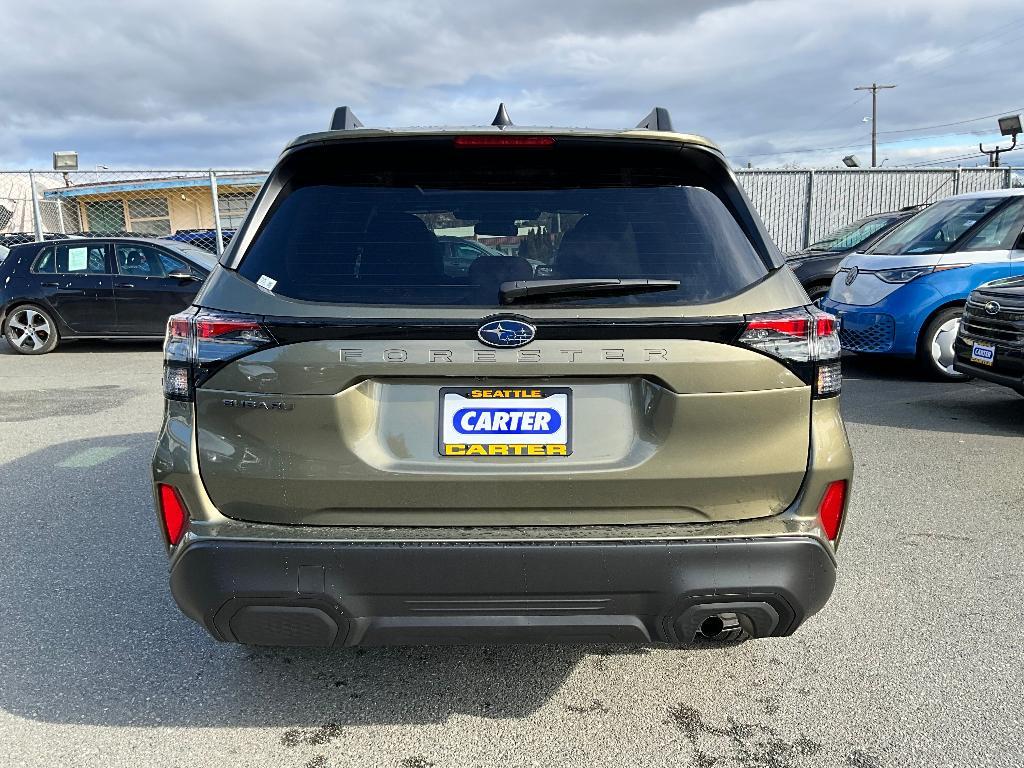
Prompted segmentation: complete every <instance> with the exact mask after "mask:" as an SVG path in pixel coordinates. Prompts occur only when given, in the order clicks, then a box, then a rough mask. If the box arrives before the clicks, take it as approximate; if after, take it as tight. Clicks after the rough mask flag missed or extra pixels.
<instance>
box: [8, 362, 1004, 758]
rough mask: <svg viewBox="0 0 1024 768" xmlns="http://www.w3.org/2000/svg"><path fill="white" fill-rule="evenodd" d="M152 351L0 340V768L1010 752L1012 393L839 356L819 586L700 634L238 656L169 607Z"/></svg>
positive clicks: (240, 650)
mask: <svg viewBox="0 0 1024 768" xmlns="http://www.w3.org/2000/svg"><path fill="white" fill-rule="evenodd" d="M159 367H160V351H159V347H158V346H156V345H139V344H127V345H126V344H120V345H114V344H99V343H90V344H85V343H80V344H77V345H67V347H66V348H65V350H63V351H61V352H58V353H56V354H52V355H49V356H46V357H42V358H24V357H17V356H15V355H12V354H8V353H7V350H6V349H4V350H2V351H0V514H2V517H0V521H2V530H3V536H2V537H0V558H2V563H3V565H2V566H0V616H2V625H0V745H4V746H3V747H0V765H4V766H8V765H12V766H13V765H17V766H41V767H42V766H45V767H46V768H53V767H54V766H76V768H85V767H86V766H104V767H105V768H106V767H107V766H121V765H145V766H154V767H155V766H182V767H184V766H188V767H189V768H200V767H201V766H207V765H231V766H261V767H262V766H268V765H274V766H299V767H305V768H328V767H334V766H396V767H397V768H427V767H428V766H437V767H438V768H442V767H443V768H456V767H457V766H551V765H586V766H622V765H636V766H640V765H642V766H690V765H692V766H701V767H702V768H707V767H710V766H715V767H716V768H730V767H732V766H740V767H742V768H761V767H762V766H763V767H764V768H781V767H782V766H840V767H843V768H880V767H881V766H900V767H903V766H929V767H930V768H937V767H939V766H957V768H963V767H965V766H1011V765H1017V766H1019V765H1021V754H1024V743H1022V741H1024V736H1022V733H1024V715H1022V708H1021V706H1020V701H1021V688H1022V686H1024V672H1022V651H1024V643H1022V640H1021V634H1020V630H1019V628H1018V616H1019V603H1018V596H1019V594H1020V593H1021V591H1022V589H1024V583H1022V581H1024V577H1022V571H1024V567H1022V566H1024V553H1022V548H1021V546H1020V543H1019V542H1020V538H1019V531H1020V528H1021V523H1022V512H1021V510H1022V508H1024V482H1022V475H1024V450H1022V448H1024V442H1022V437H1024V398H1022V397H1020V396H1019V395H1017V394H1015V393H1013V392H1011V391H1009V390H1004V389H1001V388H998V387H994V386H989V385H986V384H976V383H975V384H966V385H948V384H936V383H932V382H926V381H922V380H921V379H920V378H919V377H918V376H917V374H916V372H915V370H914V369H913V368H912V367H911V366H909V365H900V364H897V365H894V364H892V363H885V364H882V363H872V364H870V365H868V364H866V363H863V362H859V361H850V362H849V364H848V365H847V380H846V383H845V394H844V403H843V410H844V412H845V414H846V420H847V426H848V429H849V432H850V438H851V440H852V442H853V444H854V452H855V455H856V459H857V465H858V466H857V476H856V482H855V489H854V497H853V507H852V510H851V513H850V519H849V522H848V523H847V527H846V535H845V538H844V542H843V547H842V549H841V552H840V554H841V560H842V568H841V571H840V576H839V585H838V588H837V591H836V593H835V595H834V596H833V598H832V600H831V602H830V603H829V605H828V606H827V607H826V608H825V610H824V611H823V612H822V613H821V614H819V615H818V616H816V617H815V618H813V619H812V620H811V621H809V622H808V623H807V624H805V625H804V626H803V627H802V628H801V629H800V630H799V631H798V632H797V634H796V635H794V636H793V637H790V638H783V639H777V640H761V641H756V642H749V643H746V644H742V645H739V646H727V647H710V648H701V649H696V650H665V649H657V648H617V647H587V648H566V647H559V648H554V647H529V646H527V647H492V648H465V649H463V648H455V649H452V648H389V649H371V650H348V651H335V652H330V653H325V652H320V651H287V650H252V649H247V648H242V647H239V646H231V645H220V644H217V643H216V642H214V641H213V640H211V639H210V638H209V637H208V636H207V635H206V634H205V633H204V632H203V631H202V630H201V629H200V628H199V627H197V626H195V625H193V624H192V623H191V622H190V621H189V620H187V619H185V618H184V617H183V616H182V615H181V614H179V613H178V611H177V609H176V608H175V606H174V604H173V602H172V600H171V597H170V594H169V592H168V589H167V578H166V563H165V557H164V555H163V552H162V550H161V545H160V542H159V539H158V536H157V529H156V525H155V523H154V520H153V513H152V511H151V508H150V496H149V485H148V482H147V473H148V463H149V458H150V453H151V450H152V445H153V439H154V435H155V431H156V429H157V426H158V423H159V419H160V393H159Z"/></svg>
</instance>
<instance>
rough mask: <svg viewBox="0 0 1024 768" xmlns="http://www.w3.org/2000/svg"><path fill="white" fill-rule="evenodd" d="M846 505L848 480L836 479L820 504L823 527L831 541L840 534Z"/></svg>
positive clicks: (826, 490)
mask: <svg viewBox="0 0 1024 768" xmlns="http://www.w3.org/2000/svg"><path fill="white" fill-rule="evenodd" d="M845 507H846V481H845V480H836V481H835V482H832V483H829V484H828V487H827V488H826V489H825V495H824V496H822V497H821V504H820V505H819V506H818V516H819V517H820V518H821V527H822V528H824V529H825V535H826V536H827V537H828V540H829V541H835V540H836V537H838V536H839V528H840V526H841V525H842V523H843V509H844V508H845Z"/></svg>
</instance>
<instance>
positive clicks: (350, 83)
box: [0, 0, 1024, 168]
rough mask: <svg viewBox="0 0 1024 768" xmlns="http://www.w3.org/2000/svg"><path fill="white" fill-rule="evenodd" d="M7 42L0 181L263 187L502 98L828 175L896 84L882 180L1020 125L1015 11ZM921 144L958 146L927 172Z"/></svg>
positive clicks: (890, 7) (629, 7)
mask: <svg viewBox="0 0 1024 768" xmlns="http://www.w3.org/2000/svg"><path fill="white" fill-rule="evenodd" d="M986 6H990V10H991V11H992V13H986V12H985V7H986ZM1007 14H1010V15H1011V16H1013V15H1015V17H1014V18H1006V16H1007ZM3 22H4V31H5V34H4V38H3V39H4V43H3V47H2V50H3V54H2V55H3V68H2V72H3V83H4V87H3V88H2V89H0V139H2V140H0V167H4V168H12V167H25V166H28V165H35V166H37V167H38V166H45V165H47V164H48V162H49V153H50V152H51V151H53V150H55V149H75V150H77V151H78V152H79V153H80V155H81V163H82V167H83V168H86V167H91V166H92V165H96V164H104V165H108V166H112V167H130V166H141V167H157V166H164V167H209V166H217V167H228V166H233V167H254V166H255V167H265V166H267V165H269V164H270V163H272V162H273V159H274V157H275V156H276V154H277V153H278V152H279V151H280V149H281V147H282V146H283V145H284V143H285V142H286V141H288V140H289V139H290V138H292V137H294V136H295V135H297V134H300V133H307V132H310V131H313V130H319V129H322V128H324V127H325V126H326V124H327V121H328V120H329V118H330V113H331V111H332V109H333V108H334V107H335V106H337V105H339V104H350V105H352V106H353V107H354V109H355V111H356V113H357V114H358V115H359V116H360V118H361V119H362V120H363V122H365V123H366V124H368V125H424V124H430V125H436V124H481V123H484V124H486V123H487V122H489V120H490V118H491V116H492V115H493V114H494V109H495V107H496V105H497V102H498V101H499V100H504V101H506V102H507V103H508V105H509V111H510V113H511V115H512V118H513V120H515V121H516V122H517V123H519V124H537V125H551V124H563V125H584V126H597V127H616V126H628V125H632V124H634V123H636V121H637V120H638V119H639V118H640V117H642V116H643V115H644V114H646V113H647V111H648V110H649V109H650V108H651V107H652V106H653V105H654V104H659V105H664V106H667V107H668V108H669V109H670V110H671V112H672V115H673V119H674V122H675V124H676V128H677V129H681V130H687V131H694V132H698V133H704V134H706V135H708V136H710V137H712V138H713V139H715V140H716V141H718V142H719V143H720V144H722V146H723V147H724V148H725V150H726V151H727V153H728V154H729V156H730V158H731V159H732V160H733V161H734V162H736V163H737V164H746V163H747V162H750V163H753V164H754V165H780V164H785V163H789V164H804V165H834V164H836V163H837V162H838V159H839V157H841V156H842V155H844V154H848V153H849V152H851V151H857V152H859V153H862V154H864V155H865V156H866V155H867V153H866V152H865V149H864V145H865V144H866V142H867V140H868V135H869V133H870V124H869V123H866V122H862V118H864V117H865V116H867V115H869V114H870V97H869V96H868V95H867V94H866V93H864V92H854V90H853V88H854V86H858V85H864V84H867V83H870V82H872V81H877V82H885V83H896V84H898V85H899V88H897V89H896V90H893V91H886V92H884V93H883V94H881V95H880V97H879V99H880V104H881V112H880V115H881V117H880V121H879V123H880V125H879V128H880V130H881V131H883V132H884V133H883V134H882V136H881V138H882V140H883V141H896V140H899V143H894V144H891V145H887V146H886V147H885V148H884V149H885V156H887V157H889V158H890V160H889V162H888V163H887V164H888V165H893V164H900V163H904V162H926V161H937V162H942V158H943V157H949V156H955V155H958V154H964V155H966V154H968V153H970V152H971V151H972V150H975V151H976V149H977V143H978V140H979V138H984V139H985V140H986V141H988V140H991V139H994V138H996V137H995V136H993V134H994V133H995V131H994V126H995V120H994V118H992V119H983V120H977V121H974V122H970V123H964V124H961V125H957V126H950V127H947V128H942V129H924V130H913V131H912V130H909V129H915V128H918V127H920V126H931V125H938V124H944V123H959V122H960V121H964V120H967V119H969V118H975V117H978V116H980V115H988V114H992V113H996V112H1003V111H1008V110H1011V109H1014V108H1020V107H1024V103H1021V104H1016V103H1014V102H1015V99H1016V100H1018V101H1021V102H1024V96H1019V95H1018V96H1016V97H1015V95H1014V94H1015V93H1019V91H1015V90H1014V89H1013V88H1012V87H1009V84H1010V83H1012V82H1013V78H1014V77H1015V76H1016V74H1017V73H1016V70H1015V69H1014V65H1013V64H1006V63H1004V62H1006V61H1007V59H1006V56H1005V55H1004V54H1005V51H1006V50H1010V49H1014V48H1015V47H1018V46H1016V43H1017V42H1018V41H1019V40H1020V39H1021V35H1024V12H1021V11H1016V12H1015V11H1013V9H1012V8H1010V7H1009V6H1005V5H1002V4H995V3H977V2H970V1H969V0H901V2H898V3H893V2H891V0H887V1H885V2H883V1H882V0H863V1H862V2H860V3H856V4H854V3H848V2H822V1H818V2H811V0H804V1H798V0H755V1H754V2H749V1H744V0H735V1H734V2H697V1H696V0H693V1H690V2H682V1H680V0H652V1H650V2H646V3H643V4H637V3H624V2H614V3H612V2H598V1H597V0H589V1H588V0H571V1H569V2H550V0H546V1H545V2H540V1H539V0H519V2H517V3H515V4H507V3H502V4H491V3H476V4H470V3H466V2H464V0H460V1H455V0H437V1H436V2H426V1H425V0H420V2H407V1H405V0H376V1H375V2H373V3H362V2H354V1H353V2H346V3H340V2H331V1H329V0H290V2H265V1H260V0H219V1H218V2H216V3H210V2H207V1H205V0H175V1H174V2H167V0H159V1H157V0H133V2H131V3H114V2H99V1H98V0H66V1H65V2H46V3H41V2H35V3H32V2H21V3H9V4H7V7H6V8H5V10H4V12H3ZM901 131H902V133H890V132H901ZM978 133H980V134H981V136H980V137H979V136H976V135H975V134H978ZM935 134H964V135H947V137H946V138H945V139H943V144H944V146H948V151H949V153H950V154H947V155H941V154H936V153H934V152H931V151H926V152H924V154H922V148H925V149H927V147H928V142H919V141H917V138H916V137H918V136H928V135H935ZM908 139H909V141H908ZM975 154H976V153H975ZM1021 154H1024V153H1021ZM924 156H927V160H922V159H921V158H922V157H924ZM1013 157H1014V156H1013V155H1007V156H1005V158H1006V159H1007V160H1011V159H1012V158H1013ZM977 158H978V159H981V158H980V155H977ZM962 162H965V163H967V162H968V161H962ZM969 162H970V163H973V162H974V161H973V160H971V161H969ZM1022 164H1024V162H1022Z"/></svg>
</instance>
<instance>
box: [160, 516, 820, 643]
mask: <svg viewBox="0 0 1024 768" xmlns="http://www.w3.org/2000/svg"><path fill="white" fill-rule="evenodd" d="M835 575H836V566H835V560H834V556H833V553H832V551H831V549H830V548H829V547H828V546H826V545H825V544H823V543H822V542H821V541H820V540H819V539H817V538H814V537H813V536H781V537H765V538H760V539H758V538H754V539H707V538H704V539H693V540H664V541H659V540H640V541H628V542H627V541H567V540H558V541H545V542H527V541H523V542H494V543H490V542H345V541H326V542H325V541H321V542H268V541H258V540H238V539H235V540H228V541H225V540H204V539H201V538H198V539H190V540H187V543H185V544H184V545H183V547H182V548H181V551H180V552H178V553H177V556H176V557H175V558H174V562H173V566H172V569H171V589H172V592H173V594H174V598H175V600H176V601H177V602H178V605H179V606H180V607H181V609H182V611H183V612H184V613H185V614H186V615H188V616H189V617H191V618H192V619H194V620H196V621H197V622H199V623H200V624H202V625H203V626H204V627H205V628H206V629H207V630H208V631H209V632H210V633H211V634H212V635H213V636H214V637H215V638H217V639H218V640H223V641H229V642H243V643H248V644H255V645H311V646H351V645H423V644H447V643H452V644H471V643H507V642H539V643H649V642H669V643H688V642H691V641H692V640H693V639H694V635H695V633H696V631H697V628H698V627H699V625H700V623H701V621H702V620H703V619H704V618H706V617H707V616H708V615H711V614H717V613H725V612H734V613H737V614H738V615H740V616H741V617H745V618H746V620H747V622H746V624H745V626H747V628H748V631H750V632H751V634H752V635H754V636H781V635H788V634H790V633H792V632H793V631H794V630H795V629H796V628H797V627H798V626H799V625H800V624H801V623H802V622H803V621H804V620H805V619H807V617H809V616H811V615H812V614H814V613H816V612H817V611H818V610H820V609H821V607H822V606H823V605H824V604H825V602H826V601H827V600H828V598H829V596H830V595H831V593H832V589H833V586H834V584H835Z"/></svg>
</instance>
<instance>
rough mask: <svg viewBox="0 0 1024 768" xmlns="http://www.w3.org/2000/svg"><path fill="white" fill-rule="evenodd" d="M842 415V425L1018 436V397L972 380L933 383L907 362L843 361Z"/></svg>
mask: <svg viewBox="0 0 1024 768" xmlns="http://www.w3.org/2000/svg"><path fill="white" fill-rule="evenodd" d="M879 382H884V386H883V387H879ZM842 411H843V419H844V420H845V421H846V422H847V423H848V424H870V425H875V426H882V427H893V428H898V429H913V430H924V431H932V432H947V433H954V434H978V435H996V436H1007V437H1020V436H1024V397H1021V396H1020V395H1019V394H1017V393H1016V392H1014V391H1013V390H1012V389H1009V388H1007V387H1001V386H998V385H996V384H990V383H988V382H981V381H977V380H974V381H967V382H942V381H933V380H930V379H929V378H928V377H927V376H926V375H925V374H924V373H923V372H922V371H921V370H920V369H919V368H918V366H917V364H916V363H915V362H914V361H913V360H902V359H899V358H881V357H880V358H871V357H866V356H853V355H847V356H845V357H844V358H843V396H842Z"/></svg>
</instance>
